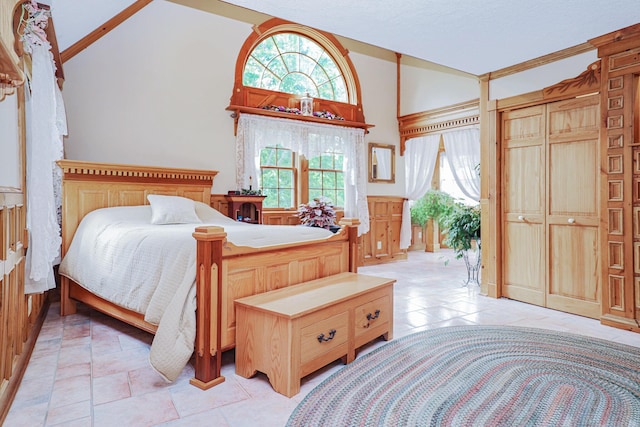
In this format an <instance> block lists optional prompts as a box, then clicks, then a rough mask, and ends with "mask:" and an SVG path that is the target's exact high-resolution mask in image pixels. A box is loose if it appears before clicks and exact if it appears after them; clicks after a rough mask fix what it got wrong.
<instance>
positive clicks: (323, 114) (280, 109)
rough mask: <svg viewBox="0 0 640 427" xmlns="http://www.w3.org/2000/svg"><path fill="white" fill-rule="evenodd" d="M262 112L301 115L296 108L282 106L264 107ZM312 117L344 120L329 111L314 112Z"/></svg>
mask: <svg viewBox="0 0 640 427" xmlns="http://www.w3.org/2000/svg"><path fill="white" fill-rule="evenodd" d="M262 109H263V110H269V111H276V112H279V113H289V114H302V111H301V110H300V109H299V108H296V107H285V106H282V105H264V106H262ZM313 117H318V118H320V119H327V120H344V117H342V116H338V115H337V114H333V113H332V112H331V111H314V112H313Z"/></svg>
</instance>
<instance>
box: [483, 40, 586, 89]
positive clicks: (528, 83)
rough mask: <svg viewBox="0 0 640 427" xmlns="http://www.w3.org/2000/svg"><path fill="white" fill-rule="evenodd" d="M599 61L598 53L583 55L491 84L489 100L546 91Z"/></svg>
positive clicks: (493, 81) (496, 80)
mask: <svg viewBox="0 0 640 427" xmlns="http://www.w3.org/2000/svg"><path fill="white" fill-rule="evenodd" d="M597 60H598V55H597V51H596V50H595V49H594V50H592V51H589V52H586V53H582V54H580V55H575V56H572V57H570V58H566V59H563V60H560V61H556V62H553V63H551V64H546V65H542V66H540V67H536V68H532V69H529V70H526V71H523V72H521V73H516V74H512V75H510V76H506V77H503V78H501V79H495V80H491V81H490V83H489V99H502V98H508V97H510V96H515V95H521V94H524V93H528V92H533V91H536V90H541V89H544V88H545V87H547V86H552V85H554V84H556V83H558V82H560V81H562V80H565V79H571V78H573V77H576V76H578V75H579V74H580V73H582V72H583V71H586V70H587V67H588V66H589V65H590V64H591V63H593V62H594V61H597Z"/></svg>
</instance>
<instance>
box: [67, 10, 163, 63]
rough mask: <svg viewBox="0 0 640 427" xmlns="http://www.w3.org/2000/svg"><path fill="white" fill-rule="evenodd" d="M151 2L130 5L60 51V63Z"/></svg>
mask: <svg viewBox="0 0 640 427" xmlns="http://www.w3.org/2000/svg"><path fill="white" fill-rule="evenodd" d="M152 1H153V0H137V1H135V2H134V3H132V4H131V5H130V6H128V7H126V8H125V9H124V10H122V11H121V12H120V13H118V14H117V15H115V16H114V17H113V18H111V19H109V20H108V21H107V22H105V23H104V24H103V25H101V26H100V27H98V28H96V29H95V30H93V31H92V32H90V33H89V34H87V35H86V36H85V37H83V38H82V39H80V40H78V41H77V42H75V43H74V44H72V45H71V46H69V47H68V48H67V49H65V50H64V51H62V54H61V58H62V62H63V63H64V62H67V61H68V60H70V59H71V58H73V57H74V56H76V55H77V54H79V53H80V52H82V51H83V50H85V49H86V48H88V47H89V46H91V45H92V44H93V43H94V42H96V41H98V40H99V39H100V38H101V37H102V36H104V35H105V34H107V33H108V32H109V31H111V30H113V29H114V28H116V27H117V26H118V25H120V24H122V23H123V22H124V21H126V20H127V19H129V18H130V17H131V16H133V15H135V14H136V13H137V12H139V11H140V10H141V9H142V8H143V7H145V6H146V5H148V4H149V3H151V2H152Z"/></svg>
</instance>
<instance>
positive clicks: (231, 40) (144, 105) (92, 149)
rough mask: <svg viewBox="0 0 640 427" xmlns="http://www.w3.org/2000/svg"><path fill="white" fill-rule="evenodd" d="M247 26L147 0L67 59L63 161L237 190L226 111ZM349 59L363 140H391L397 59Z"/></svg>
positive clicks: (399, 188) (383, 187) (388, 190)
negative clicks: (183, 175)
mask: <svg viewBox="0 0 640 427" xmlns="http://www.w3.org/2000/svg"><path fill="white" fill-rule="evenodd" d="M251 31H252V29H251V26H250V24H247V23H244V22H240V21H236V20H232V19H229V18H225V17H222V16H219V15H214V14H210V13H207V12H202V11H199V10H196V9H192V8H188V7H185V6H181V5H178V4H175V3H171V2H166V1H154V2H152V3H150V4H149V5H148V6H146V7H145V8H143V9H142V10H141V11H140V12H138V13H137V14H136V15H134V16H133V17H132V18H130V19H129V20H127V21H125V22H124V23H123V24H121V25H120V26H119V27H117V28H116V29H115V30H113V31H111V32H110V33H108V34H107V35H106V36H104V37H103V38H101V39H100V40H98V41H97V42H96V43H94V44H93V45H91V46H89V47H88V48H87V49H85V50H84V51H82V52H81V53H80V54H78V55H77V56H75V57H74V58H72V59H71V60H69V61H68V62H67V63H65V76H66V82H65V85H64V90H63V96H64V99H65V105H66V108H67V116H68V125H69V136H68V138H67V139H66V141H65V153H66V157H67V158H69V159H77V160H89V161H102V162H113V163H132V164H140V165H157V166H167V167H185V168H199V169H214V170H218V171H219V172H220V173H219V174H218V175H217V177H216V179H215V182H214V186H213V190H212V191H213V192H214V193H226V192H227V190H230V189H234V188H235V137H234V134H233V119H231V118H230V112H229V111H226V110H225V108H226V107H227V106H228V105H229V99H230V96H231V91H232V88H233V79H234V70H235V64H236V59H237V56H238V52H239V50H240V48H241V46H242V44H243V43H244V41H245V40H246V38H247V37H248V36H249V34H250V32H251ZM350 57H351V59H352V61H353V62H354V65H355V67H356V70H357V73H358V77H359V79H360V84H361V87H362V91H363V93H362V99H363V108H364V114H365V118H366V120H367V123H370V124H373V125H375V127H374V128H372V129H371V133H370V134H369V135H367V137H366V141H367V142H369V141H371V142H381V143H389V144H396V145H397V144H398V141H399V136H398V125H397V121H396V113H395V106H396V80H395V63H393V62H390V61H385V60H381V59H377V58H374V57H370V56H366V55H359V54H356V53H351V54H350ZM396 160H399V155H397V156H396ZM398 166H399V164H397V167H396V171H398V170H399V169H400V168H399V167H398ZM403 180H404V177H403V174H402V173H399V174H398V173H397V175H396V184H395V185H393V184H370V186H369V191H370V194H378V195H394V194H395V195H403V194H404V181H403Z"/></svg>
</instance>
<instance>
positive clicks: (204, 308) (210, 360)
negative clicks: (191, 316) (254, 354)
mask: <svg viewBox="0 0 640 427" xmlns="http://www.w3.org/2000/svg"><path fill="white" fill-rule="evenodd" d="M226 236H227V233H225V232H224V229H223V228H222V227H214V226H205V227H197V228H196V230H195V232H194V233H193V237H194V238H195V239H196V241H197V253H196V301H197V305H196V306H197V309H196V341H195V359H196V365H195V376H194V378H192V379H191V380H190V383H191V384H193V385H194V386H196V387H198V388H200V389H203V390H206V389H209V388H211V387H213V386H215V385H217V384H220V383H221V382H223V381H224V377H223V376H221V375H220V368H221V357H222V350H221V348H222V344H221V312H222V243H223V242H224V240H225V238H226Z"/></svg>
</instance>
